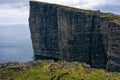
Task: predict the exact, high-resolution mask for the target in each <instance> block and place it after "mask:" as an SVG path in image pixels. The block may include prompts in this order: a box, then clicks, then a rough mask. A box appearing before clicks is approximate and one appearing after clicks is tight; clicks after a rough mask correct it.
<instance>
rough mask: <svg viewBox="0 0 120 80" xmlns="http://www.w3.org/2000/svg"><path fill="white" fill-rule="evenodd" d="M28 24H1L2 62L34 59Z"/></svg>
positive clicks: (0, 44) (0, 53) (0, 57)
mask: <svg viewBox="0 0 120 80" xmlns="http://www.w3.org/2000/svg"><path fill="white" fill-rule="evenodd" d="M34 59H35V57H34V54H33V49H32V41H31V38H30V31H29V26H28V25H23V24H15V25H0V63H4V62H21V63H24V62H28V61H32V60H34Z"/></svg>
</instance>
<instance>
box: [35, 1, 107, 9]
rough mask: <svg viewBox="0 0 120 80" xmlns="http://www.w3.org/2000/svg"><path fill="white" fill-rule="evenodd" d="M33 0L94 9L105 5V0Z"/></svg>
mask: <svg viewBox="0 0 120 80" xmlns="http://www.w3.org/2000/svg"><path fill="white" fill-rule="evenodd" d="M34 1H43V2H49V3H56V4H63V5H67V6H73V7H77V8H83V9H94V8H96V7H100V6H102V5H105V2H106V1H105V0H69V1H68V0H34Z"/></svg>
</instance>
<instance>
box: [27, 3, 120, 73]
mask: <svg viewBox="0 0 120 80" xmlns="http://www.w3.org/2000/svg"><path fill="white" fill-rule="evenodd" d="M29 25H30V31H31V38H32V43H33V48H34V53H35V55H39V56H44V57H50V58H55V59H58V60H67V61H79V62H85V63H88V64H90V65H91V67H95V68H105V69H107V70H109V71H120V16H119V15H114V14H110V13H101V12H99V11H91V10H82V9H77V8H71V7H66V6H61V5H57V4H49V3H42V2H36V1H30V17H29Z"/></svg>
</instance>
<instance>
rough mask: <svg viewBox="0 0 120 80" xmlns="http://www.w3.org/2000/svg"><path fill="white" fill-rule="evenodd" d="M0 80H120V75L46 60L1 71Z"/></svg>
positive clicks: (69, 63) (79, 65) (82, 65)
mask: <svg viewBox="0 0 120 80" xmlns="http://www.w3.org/2000/svg"><path fill="white" fill-rule="evenodd" d="M37 63H38V64H37ZM11 64H12V63H9V65H11ZM3 65H5V64H2V66H3ZM7 65H8V63H7ZM26 65H27V66H29V67H25V66H26ZM0 80H120V73H115V72H106V71H105V70H102V69H92V68H90V67H89V65H87V64H84V63H78V62H66V61H60V62H54V61H51V60H44V61H33V62H29V63H25V64H24V65H23V64H22V68H18V67H17V68H15V67H14V68H12V69H10V68H3V69H0Z"/></svg>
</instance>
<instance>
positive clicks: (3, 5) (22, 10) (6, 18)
mask: <svg viewBox="0 0 120 80" xmlns="http://www.w3.org/2000/svg"><path fill="white" fill-rule="evenodd" d="M34 1H35V0H34ZM36 1H43V2H49V3H56V4H62V5H67V6H72V7H77V8H82V9H91V10H101V11H102V12H111V13H115V14H120V0H36ZM28 16H29V0H0V25H6V24H8V25H9V24H28Z"/></svg>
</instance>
